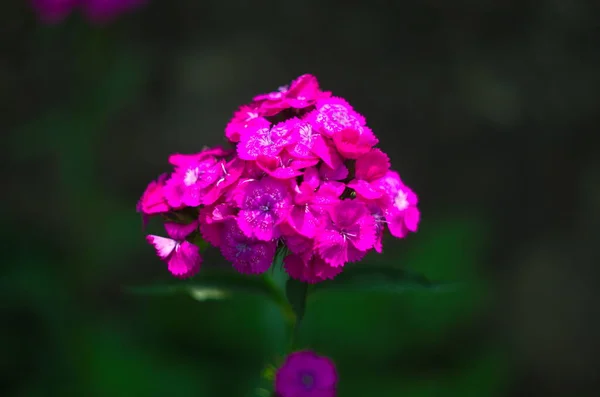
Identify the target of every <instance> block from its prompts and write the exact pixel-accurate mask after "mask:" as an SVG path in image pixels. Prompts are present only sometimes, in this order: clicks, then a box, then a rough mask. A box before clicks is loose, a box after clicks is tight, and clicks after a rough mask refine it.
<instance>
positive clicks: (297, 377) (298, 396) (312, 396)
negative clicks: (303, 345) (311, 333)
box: [275, 350, 338, 397]
mask: <svg viewBox="0 0 600 397" xmlns="http://www.w3.org/2000/svg"><path fill="white" fill-rule="evenodd" d="M337 380H338V379H337V371H336V369H335V365H334V364H333V362H332V361H331V360H330V359H329V358H327V357H323V356H319V355H317V354H315V353H314V352H312V351H310V350H304V351H297V352H294V353H292V354H290V355H288V356H287V357H286V359H285V361H284V362H283V364H282V365H281V367H280V368H279V369H278V370H277V373H276V374H275V395H276V396H277V397H335V395H336V389H337Z"/></svg>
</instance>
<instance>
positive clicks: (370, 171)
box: [348, 149, 390, 199]
mask: <svg viewBox="0 0 600 397" xmlns="http://www.w3.org/2000/svg"><path fill="white" fill-rule="evenodd" d="M389 169H390V159H389V158H388V156H387V154H385V153H383V152H382V151H381V150H379V149H371V150H370V151H369V152H368V153H366V154H364V155H362V156H360V157H359V158H358V159H357V160H356V165H355V176H356V178H355V179H353V180H351V181H350V182H349V183H348V187H349V188H351V189H354V190H355V191H356V194H358V195H360V196H361V197H364V198H366V199H376V198H379V197H381V195H382V194H383V192H382V190H381V189H379V188H378V187H377V186H373V185H372V182H374V181H376V180H378V179H380V178H382V177H383V176H384V175H385V173H386V172H387V171H388V170H389Z"/></svg>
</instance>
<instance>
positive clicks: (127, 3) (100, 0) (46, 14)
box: [31, 0, 146, 23]
mask: <svg viewBox="0 0 600 397" xmlns="http://www.w3.org/2000/svg"><path fill="white" fill-rule="evenodd" d="M31 2H32V5H33V7H34V8H35V9H36V11H37V12H38V14H39V16H40V19H41V20H42V21H44V22H46V23H58V22H61V21H62V20H63V19H65V18H66V17H67V16H68V15H69V14H70V13H71V11H73V9H75V8H76V7H81V8H82V9H83V13H84V14H85V16H86V17H87V19H88V20H89V21H90V22H92V23H106V22H110V21H111V20H113V19H114V18H116V17H117V16H119V15H120V14H123V13H126V12H129V11H131V10H132V9H134V8H137V7H139V6H141V5H143V4H144V3H145V2H146V0H31Z"/></svg>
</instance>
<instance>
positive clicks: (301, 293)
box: [285, 278, 308, 323]
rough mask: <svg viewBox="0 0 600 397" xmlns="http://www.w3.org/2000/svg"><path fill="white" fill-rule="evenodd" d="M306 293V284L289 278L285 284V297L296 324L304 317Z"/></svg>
mask: <svg viewBox="0 0 600 397" xmlns="http://www.w3.org/2000/svg"><path fill="white" fill-rule="evenodd" d="M307 293H308V284H306V283H302V282H300V281H298V280H294V279H293V278H290V279H288V281H287V283H286V284H285V295H286V297H287V300H288V302H290V305H291V306H292V309H293V310H294V314H295V315H296V323H299V322H300V321H302V318H303V317H304V311H305V310H306V295H307Z"/></svg>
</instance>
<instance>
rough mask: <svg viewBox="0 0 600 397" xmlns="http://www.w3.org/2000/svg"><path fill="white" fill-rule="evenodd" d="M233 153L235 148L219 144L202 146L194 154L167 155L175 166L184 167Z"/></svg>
mask: <svg viewBox="0 0 600 397" xmlns="http://www.w3.org/2000/svg"><path fill="white" fill-rule="evenodd" d="M233 153H235V150H231V149H224V148H223V147H221V146H215V147H213V148H209V147H204V148H203V149H202V150H201V151H200V152H198V153H194V154H181V153H175V154H172V155H170V156H169V163H170V164H172V165H174V166H177V167H186V166H188V165H189V164H191V163H197V162H198V161H200V160H204V159H208V158H211V157H217V158H220V157H227V156H229V155H231V154H233Z"/></svg>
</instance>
